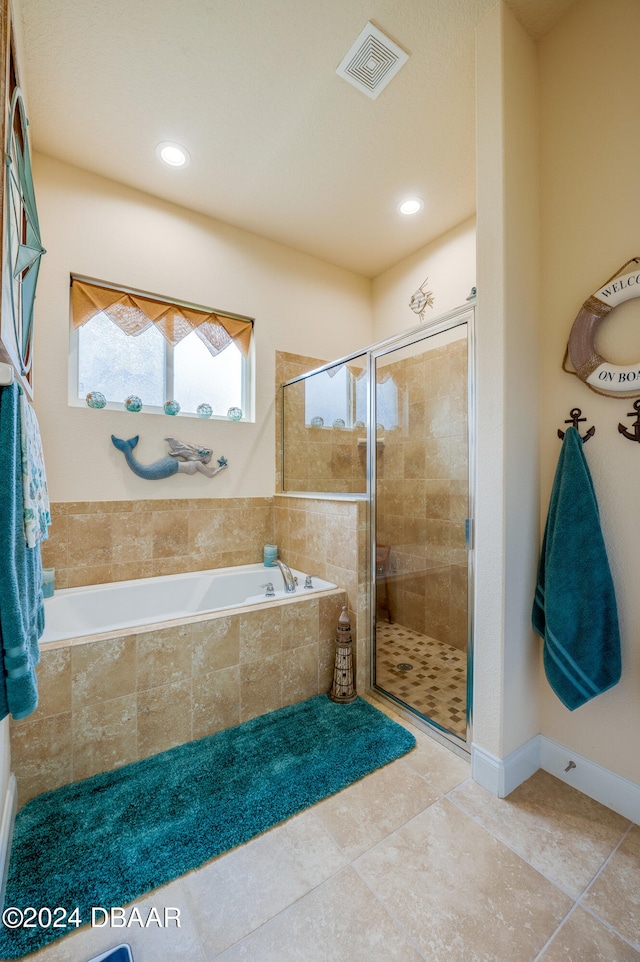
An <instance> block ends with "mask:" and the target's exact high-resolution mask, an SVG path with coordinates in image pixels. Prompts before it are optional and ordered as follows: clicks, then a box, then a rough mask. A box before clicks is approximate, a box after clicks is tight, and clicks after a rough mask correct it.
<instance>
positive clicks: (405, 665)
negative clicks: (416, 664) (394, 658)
mask: <svg viewBox="0 0 640 962" xmlns="http://www.w3.org/2000/svg"><path fill="white" fill-rule="evenodd" d="M396 668H397V669H398V671H413V665H410V664H409V662H408V661H401V662H399V663H398V664H397V665H396Z"/></svg>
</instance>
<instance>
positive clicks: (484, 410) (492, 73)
mask: <svg viewBox="0 0 640 962" xmlns="http://www.w3.org/2000/svg"><path fill="white" fill-rule="evenodd" d="M476 64H477V67H476V81H477V183H478V290H479V298H478V309H477V316H476V369H477V479H478V480H477V492H476V495H477V499H476V511H475V517H476V548H475V572H476V584H475V597H476V601H475V655H474V703H475V724H474V736H473V740H474V743H475V744H476V745H478V746H479V747H481V748H483V749H485V750H486V751H487V752H489V753H491V754H493V755H494V756H496V757H498V758H505V757H506V756H507V755H509V754H510V753H511V752H513V751H515V750H516V749H517V748H519V747H520V746H522V745H523V744H525V743H526V742H527V741H528V740H529V739H530V738H531V737H533V736H534V735H535V734H536V733H537V732H538V730H539V722H538V660H537V653H538V649H537V646H536V644H535V639H534V635H533V632H532V630H531V601H532V597H533V589H534V585H535V571H536V561H537V550H538V515H539V498H538V443H537V411H538V403H539V401H538V390H539V386H538V379H537V378H538V372H537V322H538V311H537V294H538V266H537V261H538V218H537V203H538V188H537V180H538V178H537V156H538V150H537V136H538V131H537V76H536V49H535V45H534V44H533V42H532V41H531V40H530V38H529V37H528V36H527V35H526V34H525V32H524V30H523V29H522V27H521V26H520V25H519V24H518V22H517V21H516V20H515V18H514V16H513V14H512V13H511V11H510V10H509V9H508V8H507V7H506V6H505V5H504V4H502V3H500V4H498V5H497V6H496V7H495V8H494V9H493V10H492V11H491V13H490V14H489V15H488V16H487V17H486V18H485V19H484V20H483V22H482V24H481V25H480V27H479V29H478V32H477V46H476Z"/></svg>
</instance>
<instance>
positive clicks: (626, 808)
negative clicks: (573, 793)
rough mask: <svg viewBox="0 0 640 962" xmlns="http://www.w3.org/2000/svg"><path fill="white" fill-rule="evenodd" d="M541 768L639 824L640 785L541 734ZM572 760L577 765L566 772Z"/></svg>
mask: <svg viewBox="0 0 640 962" xmlns="http://www.w3.org/2000/svg"><path fill="white" fill-rule="evenodd" d="M539 737H540V767H541V768H544V770H545V772H549V774H551V775H555V776H556V778H559V779H560V780H561V781H563V782H565V783H566V784H567V785H571V786H572V787H573V788H577V789H578V791H579V792H582V793H583V794H584V795H588V796H589V798H593V799H595V801H596V802H601V803H602V804H603V805H606V806H607V808H610V809H612V810H613V811H614V812H617V813H618V814H619V815H624V817H625V818H628V819H629V821H631V822H635V823H636V824H640V785H638V784H636V783H635V782H631V781H629V779H628V778H623V777H622V776H621V775H616V774H615V772H610V771H609V769H608V768H604V766H602V765H598V764H597V763H596V762H592V761H591V759H589V758H585V757H584V755H579V754H578V753H577V752H574V751H572V749H570V748H567V747H566V746H565V745H560V744H559V742H554V741H553V739H552V738H547V737H546V736H545V735H540V736H539ZM569 762H573V763H574V765H575V768H573V767H572V768H570V769H569V771H565V769H566V768H567V766H568V765H569Z"/></svg>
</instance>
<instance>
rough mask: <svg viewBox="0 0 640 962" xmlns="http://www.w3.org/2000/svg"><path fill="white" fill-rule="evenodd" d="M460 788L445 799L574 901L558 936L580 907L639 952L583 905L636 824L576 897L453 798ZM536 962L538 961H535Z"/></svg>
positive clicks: (609, 924) (612, 927) (628, 829)
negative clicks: (567, 920) (586, 896)
mask: <svg viewBox="0 0 640 962" xmlns="http://www.w3.org/2000/svg"><path fill="white" fill-rule="evenodd" d="M459 787H460V786H456V788H453V789H451V791H450V792H447V794H446V795H445V796H443V797H444V798H448V799H449V800H450V801H451V802H453V804H454V805H456V807H457V808H458V809H459V810H460V811H461V812H464V814H465V815H467V816H468V817H469V818H471V819H472V820H473V821H474V822H476V824H477V825H479V826H480V827H481V828H484V829H485V831H487V832H489V834H490V835H493V837H494V838H496V839H497V841H499V842H501V843H502V844H503V845H505V846H506V847H507V848H508V849H510V850H511V851H512V852H513V853H514V855H517V856H518V858H520V859H522V861H523V862H525V863H526V864H527V865H529V867H530V868H532V869H533V870H534V871H535V872H537V873H538V874H539V875H541V876H542V878H544V879H546V880H547V881H548V882H550V883H551V884H552V885H555V887H556V888H558V889H559V890H560V891H561V892H563V893H564V894H565V895H566V896H567V897H568V898H570V899H572V900H573V902H574V905H573V907H572V909H571V910H570V911H569V913H568V914H567V916H565V918H564V919H563V921H562V922H561V923H560V924H559V926H558V929H556V934H557V932H558V931H559V930H560V928H561V927H562V926H563V925H564V922H565V921H566V919H567V918H568V916H569V915H570V914H571V913H572V912H573V910H574V909H575V908H576V907H577V906H578V905H579V906H580V907H581V908H582V909H584V910H585V911H587V912H588V913H589V915H591V916H593V917H594V918H596V919H597V920H598V921H599V922H602V923H603V925H604V926H605V927H606V928H607V929H609V930H610V931H611V932H613V934H614V935H616V936H618V938H620V939H622V941H623V942H626V943H627V945H630V946H631V947H632V948H633V949H636V951H638V948H637V945H636V943H634V942H630V941H629V939H627V938H626V937H625V936H624V935H623V934H622V933H621V932H619V931H618V930H617V929H616V928H615V927H614V926H613V925H612V924H611V923H610V922H607V921H606V919H603V918H602V917H601V916H600V915H598V914H597V912H595V911H594V910H593V909H590V908H588V907H587V906H586V905H585V904H584V903H583V899H584V897H585V895H587V894H588V891H589V889H590V888H591V887H592V885H593V884H594V883H595V881H596V879H597V878H598V877H599V876H600V875H601V873H602V872H603V871H604V869H605V867H606V866H607V865H608V863H609V862H610V860H611V859H612V858H613V856H614V855H615V853H616V852H617V851H618V849H619V848H620V846H621V845H622V843H623V842H624V840H625V838H626V837H627V835H628V834H629V833H630V832H631V830H632V828H633V827H634V823H633V822H631V823H630V824H629V826H628V828H627V829H625V831H624V833H623V835H622V837H621V838H620V839H619V841H618V842H617V843H616V845H615V846H614V848H613V849H612V850H611V852H610V853H609V855H607V857H606V858H605V859H604V861H603V862H602V865H601V866H600V868H599V869H598V871H597V872H596V873H595V875H594V876H593V878H592V879H591V880H590V881H589V882H588V883H587V885H586V886H585V887H584V889H583V890H582V891H581V893H580V894H579V895H578V896H575V895H574V894H573V893H572V892H569V891H567V889H566V888H565V887H564V886H563V885H561V884H560V883H559V882H556V881H554V880H553V879H551V878H549V876H548V875H545V873H544V872H543V871H542V870H541V869H539V868H537V867H536V866H535V865H533V864H532V863H531V862H530V861H529V860H528V859H527V858H525V857H524V856H523V855H522V854H521V853H520V852H518V851H517V850H516V849H515V848H514V847H513V846H512V845H511V844H510V843H509V842H505V841H504V839H501V838H499V837H498V836H497V835H496V834H495V833H494V832H492V831H491V829H489V828H487V827H486V826H485V825H483V824H482V822H480V820H479V819H478V818H477V817H476V816H474V815H472V814H471V812H469V811H468V810H467V809H466V808H465V807H464V806H463V805H462V804H461V803H460V802H459V801H457V800H456V799H455V798H454V797H453V796H454V794H455V793H456V791H457V788H459ZM534 962H536V960H534Z"/></svg>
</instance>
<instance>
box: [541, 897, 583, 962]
mask: <svg viewBox="0 0 640 962" xmlns="http://www.w3.org/2000/svg"><path fill="white" fill-rule="evenodd" d="M577 908H578V903H577V902H574V903H573V905H572V906H571V908H570V909H569V911H568V912H567V914H566V915H565V917H564V918H563V919H562V920H561V921H560V922H559V923H558V925H557V927H556V928H555V929H554V931H553V932H552V933H551V935H550V937H549V938H548V939H547V941H546V942H545V944H544V945H543V946H542V948H541V949H540V951H539V952H538V954H537V955H536V957H535V958H534V959H533V960H532V962H541V959H543V958H544V954H545V952H546V951H547V949H548V948H550V946H551V945H552V944H553V942H554V941H555V939H556V937H557V936H558V935H559V934H560V929H562V928H563V927H564V925H565V923H566V922H567V921H568V920H569V919H570V918H571V916H572V915H573V913H574V912H575V910H576V909H577Z"/></svg>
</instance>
